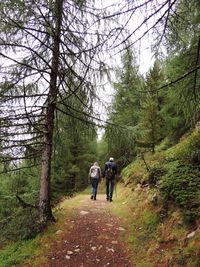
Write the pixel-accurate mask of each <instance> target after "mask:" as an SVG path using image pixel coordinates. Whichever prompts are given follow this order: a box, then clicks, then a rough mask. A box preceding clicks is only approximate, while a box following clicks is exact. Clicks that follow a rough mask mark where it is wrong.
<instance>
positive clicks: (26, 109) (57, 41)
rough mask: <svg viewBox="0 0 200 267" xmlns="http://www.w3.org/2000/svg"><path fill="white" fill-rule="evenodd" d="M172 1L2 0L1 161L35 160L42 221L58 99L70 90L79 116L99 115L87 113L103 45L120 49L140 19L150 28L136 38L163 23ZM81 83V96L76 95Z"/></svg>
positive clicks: (47, 206) (102, 64)
mask: <svg viewBox="0 0 200 267" xmlns="http://www.w3.org/2000/svg"><path fill="white" fill-rule="evenodd" d="M175 2H176V1H175V0H174V1H170V0H166V1H164V2H163V3H160V4H158V5H156V4H155V3H157V1H150V0H146V1H143V2H142V3H141V4H138V3H135V2H133V3H128V4H127V3H126V2H124V3H121V4H119V5H118V4H117V5H115V4H113V5H108V6H105V7H102V8H101V7H98V8H96V7H95V2H93V1H66V0H55V1H52V0H47V1H44V0H36V1H33V0H27V1H21V0H16V1H14V2H13V1H11V0H5V1H4V2H2V3H1V6H0V16H1V23H0V29H1V32H2V34H1V37H0V56H1V80H0V90H1V92H0V106H1V109H2V110H3V112H2V113H1V114H0V115H1V146H2V149H1V150H2V153H1V155H2V157H1V158H2V161H1V162H2V163H7V162H13V163H15V165H11V166H10V169H11V170H12V169H14V168H13V166H15V167H16V168H15V170H16V169H17V168H20V163H21V162H22V161H23V160H24V159H27V158H29V159H30V160H31V159H34V160H35V159H38V160H37V161H34V163H35V162H37V163H39V164H40V163H41V175H40V196H39V203H38V206H39V211H40V219H41V221H42V222H44V223H46V222H47V221H49V220H53V215H52V210H51V203H50V202H51V157H52V147H53V135H54V131H55V127H54V124H55V118H54V117H55V112H56V111H57V112H58V111H59V112H62V113H63V114H66V112H64V109H63V108H62V107H61V106H62V105H63V107H64V106H65V105H66V102H65V100H66V99H70V98H71V97H72V96H73V97H75V98H76V99H77V101H79V102H80V103H81V104H82V105H84V106H85V111H84V112H85V116H86V117H90V118H92V119H93V121H94V122H97V121H98V119H99V118H98V117H96V116H91V114H92V112H93V110H92V108H91V107H92V103H93V100H94V99H95V97H96V96H97V94H96V92H95V90H94V88H95V87H94V85H95V80H97V79H98V74H97V73H103V72H105V70H106V63H108V59H107V57H108V56H107V55H108V51H110V52H109V53H110V55H111V56H114V55H116V54H117V53H120V51H122V50H123V49H124V48H125V47H126V46H127V41H128V40H129V39H130V38H131V37H133V36H134V35H135V34H136V33H138V32H140V30H141V29H142V28H143V27H144V26H145V25H146V23H150V24H151V27H150V28H147V29H146V31H145V32H144V34H142V35H141V36H139V37H138V38H137V40H141V39H142V38H143V37H144V36H145V35H146V34H147V33H148V32H149V31H150V30H152V29H153V28H156V27H157V26H158V24H159V23H160V22H161V21H162V22H163V21H166V22H167V20H168V15H169V13H170V12H171V10H172V8H173V5H174V4H175ZM148 6H149V7H150V9H149V10H151V12H149V13H148V14H147V16H146V17H144V18H143V19H142V20H141V21H139V24H138V25H137V26H136V27H135V28H134V29H133V30H132V27H130V26H132V25H133V22H132V17H133V15H134V14H135V12H136V11H138V10H141V13H143V11H144V8H145V7H148ZM154 16H156V19H155V20H154V19H153V17H154ZM152 19H153V20H152ZM127 28H129V30H128V31H127ZM130 29H131V30H130ZM134 43H135V42H134V41H133V42H130V46H131V45H134ZM105 52H106V53H105ZM105 54H106V57H105ZM81 90H82V91H83V92H84V96H85V97H84V98H81V97H80V95H78V92H79V91H81ZM58 100H59V106H58ZM66 115H67V114H66ZM93 115H94V114H93ZM75 117H77V116H75ZM100 122H101V120H100ZM91 125H92V124H91ZM92 127H94V124H93V125H92ZM27 151H29V153H25V152H27ZM40 161H41V162H40ZM26 167H29V166H26Z"/></svg>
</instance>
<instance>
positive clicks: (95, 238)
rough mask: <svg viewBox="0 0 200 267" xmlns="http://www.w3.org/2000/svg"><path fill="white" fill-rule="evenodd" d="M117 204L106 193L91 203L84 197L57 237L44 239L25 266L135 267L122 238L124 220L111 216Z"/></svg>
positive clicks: (65, 221)
mask: <svg viewBox="0 0 200 267" xmlns="http://www.w3.org/2000/svg"><path fill="white" fill-rule="evenodd" d="M114 205H115V201H113V202H108V201H107V200H106V197H105V194H99V195H97V200H96V201H94V200H91V199H90V195H84V196H83V197H82V199H81V200H79V204H78V205H77V206H76V207H74V208H73V209H72V210H73V212H72V213H70V214H67V215H66V217H65V218H64V219H62V223H60V224H59V228H57V230H56V232H55V233H54V234H51V235H49V236H48V238H47V237H45V238H46V239H44V238H43V239H42V244H41V250H40V252H39V254H38V255H37V256H36V257H35V259H34V260H33V259H32V260H31V262H30V263H28V264H26V265H25V266H37V267H40V266H41V267H93V266H97V267H98V266H100V267H104V266H105V267H109V266H110V267H132V266H134V265H133V263H132V255H131V252H130V251H129V249H128V246H127V244H125V241H124V238H123V236H124V235H126V234H127V229H126V227H125V226H124V224H123V221H122V219H120V218H119V217H117V216H115V215H113V214H112V207H114Z"/></svg>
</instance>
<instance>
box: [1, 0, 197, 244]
mask: <svg viewBox="0 0 200 267" xmlns="http://www.w3.org/2000/svg"><path fill="white" fill-rule="evenodd" d="M105 2H106V1H102V6H98V5H97V3H96V2H95V1H92V0H91V1H79V0H76V1H65V0H56V1H51V0H48V1H43V0H36V1H32V0H28V1H20V0H16V1H11V0H5V1H2V2H1V4H0V15H1V23H0V28H1V37H0V57H1V61H0V63H1V67H0V72H1V78H0V106H1V110H0V160H1V161H0V170H1V173H0V202H1V205H0V246H4V244H6V243H7V241H8V240H9V241H10V240H12V241H17V240H21V239H29V238H32V237H34V236H35V235H37V233H39V232H41V231H42V229H43V228H44V227H45V226H46V225H47V224H48V223H49V222H52V221H54V220H55V218H54V215H53V212H52V208H53V207H54V206H55V205H56V203H57V202H58V201H59V200H60V199H61V198H62V197H63V196H73V195H74V194H75V193H77V192H79V191H80V190H82V189H84V188H86V187H87V186H88V177H87V176H88V170H89V167H90V166H91V164H92V163H93V162H94V161H96V160H98V161H99V163H100V165H101V167H102V168H103V167H104V162H105V161H107V160H108V157H109V156H112V157H114V158H115V160H116V162H117V165H118V166H119V170H120V171H121V170H122V175H119V177H118V179H119V180H121V181H123V182H124V183H125V186H127V185H128V184H135V185H136V184H141V185H144V186H145V185H149V186H150V187H152V188H158V190H159V194H160V195H161V198H162V205H163V207H165V208H166V206H167V205H168V203H171V202H173V203H174V205H177V207H178V208H180V209H181V212H182V215H183V218H184V222H185V224H187V225H192V226H194V227H196V225H197V224H198V221H199V215H200V213H199V212H200V172H199V171H200V170H199V163H200V126H199V120H200V118H199V114H200V110H199V109H200V105H199V103H200V77H199V68H200V63H199V55H200V3H199V1H198V0H190V1H189V0H163V1H156V0H155V1H154V0H153V1H151V0H144V1H131V2H130V1H114V2H113V3H111V4H108V3H105ZM136 21H137V23H136ZM149 39H150V40H151V43H149V47H150V48H151V53H152V58H153V64H151V65H150V63H149V62H148V60H146V62H145V64H146V65H147V67H148V71H147V72H146V73H141V71H140V65H139V64H140V62H139V59H138V58H139V54H140V53H142V52H141V51H140V50H139V49H140V48H141V49H142V45H141V43H143V42H149ZM114 59H116V61H115V60H114ZM105 83H109V84H110V86H109V88H112V89H111V90H112V92H114V93H113V96H112V98H111V104H109V105H108V104H107V99H106V98H107V96H106V90H107V89H106V87H104V86H103V84H105ZM100 87H101V88H102V89H101V90H102V92H103V94H102V92H101V90H100V89H99V88H100ZM102 95H103V96H102ZM101 110H103V112H106V113H107V119H102V117H101V114H100V113H101ZM99 131H100V132H101V139H99V137H98V135H99ZM130 166H132V167H130ZM144 170H145V175H140V174H141V173H142V172H144ZM137 172H138V173H140V174H138V173H137ZM123 173H124V176H125V177H126V179H123ZM143 174H144V173H143Z"/></svg>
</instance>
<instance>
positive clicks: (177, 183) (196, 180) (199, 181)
mask: <svg viewBox="0 0 200 267" xmlns="http://www.w3.org/2000/svg"><path fill="white" fill-rule="evenodd" d="M161 192H162V194H163V196H164V200H165V201H169V200H172V201H174V202H175V203H176V204H178V206H179V207H180V208H181V210H182V212H183V215H184V219H185V221H186V222H194V220H195V219H196V218H197V217H198V211H199V208H200V198H199V193H200V171H199V168H198V167H197V166H193V165H191V164H186V163H183V162H180V161H174V162H172V163H170V168H169V170H168V172H167V174H166V175H164V176H163V179H162V187H161Z"/></svg>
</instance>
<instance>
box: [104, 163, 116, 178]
mask: <svg viewBox="0 0 200 267" xmlns="http://www.w3.org/2000/svg"><path fill="white" fill-rule="evenodd" d="M113 174H114V172H113V169H112V167H111V166H108V169H107V170H106V178H107V179H112V178H113Z"/></svg>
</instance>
